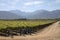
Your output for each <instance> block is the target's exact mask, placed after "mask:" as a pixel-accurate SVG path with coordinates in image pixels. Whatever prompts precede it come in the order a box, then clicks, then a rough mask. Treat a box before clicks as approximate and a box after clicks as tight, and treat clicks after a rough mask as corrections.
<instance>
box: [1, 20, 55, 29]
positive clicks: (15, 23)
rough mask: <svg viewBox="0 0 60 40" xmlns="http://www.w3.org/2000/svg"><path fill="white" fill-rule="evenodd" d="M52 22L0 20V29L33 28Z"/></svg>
mask: <svg viewBox="0 0 60 40" xmlns="http://www.w3.org/2000/svg"><path fill="white" fill-rule="evenodd" d="M54 21H56V20H8V21H7V20H0V29H2V28H7V27H34V26H38V25H44V24H48V23H51V22H54Z"/></svg>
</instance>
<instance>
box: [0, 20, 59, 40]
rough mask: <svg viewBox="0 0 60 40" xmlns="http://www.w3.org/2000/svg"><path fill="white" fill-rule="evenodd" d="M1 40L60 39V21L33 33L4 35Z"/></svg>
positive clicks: (0, 37)
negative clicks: (12, 35)
mask: <svg viewBox="0 0 60 40" xmlns="http://www.w3.org/2000/svg"><path fill="white" fill-rule="evenodd" d="M0 40H60V21H58V22H56V23H54V24H52V25H50V26H48V27H46V28H44V29H43V30H42V31H39V32H37V33H36V34H32V35H25V36H14V37H13V38H12V37H3V36H0Z"/></svg>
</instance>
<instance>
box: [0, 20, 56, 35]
mask: <svg viewBox="0 0 60 40" xmlns="http://www.w3.org/2000/svg"><path fill="white" fill-rule="evenodd" d="M54 22H56V20H0V36H13V35H26V34H29V35H31V34H32V33H36V32H37V31H38V30H41V29H43V28H45V27H47V26H49V25H51V24H52V23H54Z"/></svg>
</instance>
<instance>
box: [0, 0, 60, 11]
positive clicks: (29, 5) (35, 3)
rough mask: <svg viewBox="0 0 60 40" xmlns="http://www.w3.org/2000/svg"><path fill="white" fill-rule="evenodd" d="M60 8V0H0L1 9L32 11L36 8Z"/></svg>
mask: <svg viewBox="0 0 60 40" xmlns="http://www.w3.org/2000/svg"><path fill="white" fill-rule="evenodd" d="M41 9H44V10H56V9H60V0H0V10H2V11H4V10H5V11H9V10H21V11H25V12H32V11H35V10H41Z"/></svg>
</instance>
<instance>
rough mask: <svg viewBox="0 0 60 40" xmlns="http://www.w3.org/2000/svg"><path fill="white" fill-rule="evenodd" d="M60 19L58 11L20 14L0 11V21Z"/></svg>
mask: <svg viewBox="0 0 60 40" xmlns="http://www.w3.org/2000/svg"><path fill="white" fill-rule="evenodd" d="M54 18H60V10H53V11H47V10H37V11H34V12H22V11H20V10H11V11H0V19H54Z"/></svg>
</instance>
